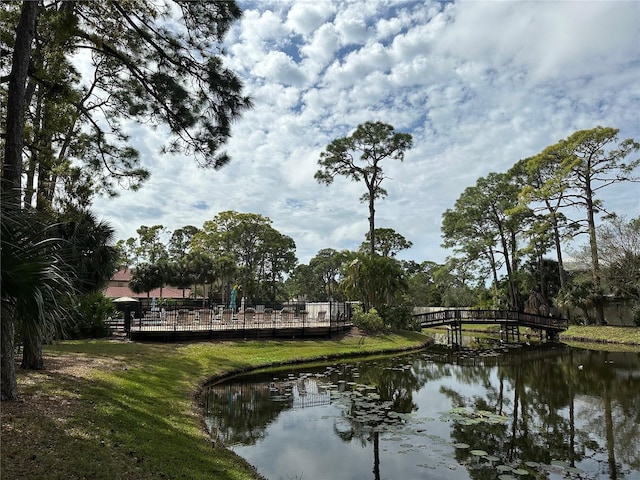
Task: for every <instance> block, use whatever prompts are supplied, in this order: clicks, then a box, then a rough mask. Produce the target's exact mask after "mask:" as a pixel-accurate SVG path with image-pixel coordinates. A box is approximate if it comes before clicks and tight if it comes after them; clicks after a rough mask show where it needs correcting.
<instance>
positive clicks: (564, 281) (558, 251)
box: [551, 211, 567, 289]
mask: <svg viewBox="0 0 640 480" xmlns="http://www.w3.org/2000/svg"><path fill="white" fill-rule="evenodd" d="M551 225H552V227H553V242H554V243H555V246H556V257H557V258H558V274H559V276H560V288H562V289H564V287H565V286H566V284H567V275H566V274H565V271H564V262H563V260H562V244H561V239H560V230H559V228H558V218H557V217H556V214H555V211H553V212H552V214H551Z"/></svg>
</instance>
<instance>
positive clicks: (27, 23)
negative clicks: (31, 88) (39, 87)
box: [2, 1, 38, 198]
mask: <svg viewBox="0 0 640 480" xmlns="http://www.w3.org/2000/svg"><path fill="white" fill-rule="evenodd" d="M37 17H38V2H29V1H25V2H23V3H22V10H21V12H20V21H19V22H18V27H17V29H16V41H15V45H14V47H13V57H12V63H11V73H10V74H9V87H8V89H7V125H6V139H5V145H4V147H5V149H4V161H3V162H2V191H3V192H4V193H8V192H12V193H13V194H14V195H16V196H19V195H20V187H21V179H22V146H23V141H24V138H23V134H24V110H25V106H26V84H27V76H28V73H29V60H30V53H31V43H32V41H33V37H34V35H35V29H36V19H37ZM5 198H6V197H5Z"/></svg>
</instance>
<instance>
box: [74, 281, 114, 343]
mask: <svg viewBox="0 0 640 480" xmlns="http://www.w3.org/2000/svg"><path fill="white" fill-rule="evenodd" d="M116 314H117V311H116V307H115V305H114V304H113V302H112V301H111V300H110V299H108V298H107V297H105V296H104V295H103V294H102V293H101V292H95V293H88V294H86V295H81V296H79V297H76V301H75V302H74V305H73V308H72V310H71V320H72V322H71V328H70V329H69V330H68V331H66V332H65V333H66V336H67V337H70V338H101V337H106V336H108V335H109V334H110V333H111V332H110V329H109V325H107V324H106V323H105V321H106V320H107V318H109V317H114V316H115V315H116Z"/></svg>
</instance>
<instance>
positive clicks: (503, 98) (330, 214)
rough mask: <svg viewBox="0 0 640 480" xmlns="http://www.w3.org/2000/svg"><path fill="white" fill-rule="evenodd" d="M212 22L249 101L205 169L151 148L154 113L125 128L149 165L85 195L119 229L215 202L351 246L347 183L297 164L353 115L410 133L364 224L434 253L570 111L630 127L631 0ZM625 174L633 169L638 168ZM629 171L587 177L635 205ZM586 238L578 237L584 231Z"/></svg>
mask: <svg viewBox="0 0 640 480" xmlns="http://www.w3.org/2000/svg"><path fill="white" fill-rule="evenodd" d="M239 4H240V6H241V7H242V8H243V10H244V17H243V19H242V20H241V21H239V22H237V23H236V24H235V25H234V27H233V28H232V29H231V31H230V32H229V34H228V35H227V37H226V45H225V49H226V51H227V57H226V63H227V65H228V66H229V67H230V68H231V69H233V70H234V71H235V72H236V73H237V74H238V75H239V76H240V77H241V78H242V79H243V81H244V83H245V86H246V91H247V93H249V94H250V95H252V96H253V98H254V103H255V108H254V109H253V110H251V111H249V112H247V113H245V114H244V115H243V118H242V119H241V120H240V121H238V122H237V123H236V124H235V125H234V127H233V130H232V132H233V138H232V139H231V140H230V142H229V144H228V152H229V153H230V154H231V155H232V157H233V161H232V162H231V163H230V164H229V165H228V166H227V167H225V168H223V169H222V170H219V171H213V170H202V169H199V168H198V167H197V165H196V162H195V161H194V160H193V159H190V158H185V157H182V156H179V155H177V156H176V155H161V154H160V145H162V143H163V141H164V137H163V136H164V135H165V132H163V130H162V129H158V130H156V131H151V130H148V129H146V128H145V127H144V126H135V127H133V128H132V129H131V132H130V133H131V136H132V141H133V143H134V145H135V146H136V147H137V148H138V149H139V150H140V152H141V156H142V161H143V163H144V164H145V165H146V166H147V167H148V168H149V169H150V170H151V174H152V176H151V179H150V180H149V181H148V182H147V183H146V184H145V186H144V187H143V188H142V189H141V190H140V191H138V192H135V193H134V192H126V191H125V192H122V194H121V195H120V196H119V197H118V198H116V199H98V200H97V201H96V203H95V210H96V213H97V214H98V215H100V216H101V217H102V218H104V219H105V220H107V221H108V222H110V223H111V224H112V225H113V226H114V227H115V229H116V232H117V236H118V238H123V239H124V238H128V237H130V236H135V230H136V228H138V227H139V226H140V225H148V226H151V225H156V224H162V225H164V226H165V227H167V228H168V229H169V230H174V229H176V228H180V227H182V226H185V225H194V226H196V227H201V226H202V224H203V223H204V222H205V221H206V220H210V219H212V218H213V217H215V216H216V215H217V214H218V213H219V212H221V211H225V210H236V211H240V212H251V213H259V214H262V215H264V216H266V217H269V218H270V219H271V220H272V221H273V226H274V227H275V228H276V229H278V230H279V231H280V232H282V233H284V234H286V235H289V236H290V237H292V238H293V239H294V240H295V242H296V245H297V255H298V258H299V260H300V262H302V263H308V261H309V259H310V258H312V257H313V256H314V255H315V254H316V253H317V252H318V250H320V249H322V248H328V247H331V248H335V249H338V250H339V249H356V248H357V247H358V246H359V245H360V243H361V242H362V241H363V239H364V236H365V233H366V232H367V229H368V222H367V215H368V212H367V205H366V204H363V203H360V202H359V198H360V196H361V195H362V194H363V193H364V185H362V184H357V183H350V182H348V181H347V180H343V179H338V180H336V181H335V182H334V183H333V184H332V185H331V186H328V187H327V186H324V185H321V184H318V183H317V182H316V181H315V180H314V178H313V175H314V173H315V172H316V170H317V168H318V165H317V160H318V157H319V155H320V153H321V152H322V151H323V150H324V148H325V147H326V145H327V144H328V143H329V142H331V141H332V140H333V139H335V138H339V137H344V136H346V135H349V134H350V133H351V132H352V131H353V130H354V129H355V127H356V126H357V125H358V124H360V123H363V122H366V121H382V122H385V123H389V124H391V125H393V126H394V127H395V128H396V130H398V131H403V132H409V133H411V134H412V135H413V140H414V146H413V148H412V149H411V150H410V151H408V152H407V154H406V156H405V161H404V162H402V163H401V162H391V161H390V162H389V163H387V164H386V165H384V169H385V174H386V175H387V177H388V178H387V179H385V181H384V183H383V184H382V186H383V187H384V188H385V189H386V190H387V191H388V193H389V195H388V197H387V198H385V199H383V200H380V201H379V202H378V203H377V208H376V226H377V227H384V228H393V229H394V230H395V231H396V232H398V233H400V234H402V235H404V236H405V238H407V239H408V240H410V241H411V242H413V248H411V249H410V250H407V251H405V252H403V253H402V254H401V256H400V257H401V258H404V259H413V260H415V261H418V262H422V261H424V260H432V261H436V262H442V261H444V259H445V258H446V256H447V255H449V254H451V252H450V251H446V250H444V249H442V248H441V247H440V243H441V241H442V239H441V234H440V223H441V218H442V213H443V212H444V211H445V210H446V209H447V208H451V207H452V206H453V204H454V202H455V200H456V199H457V198H458V197H459V195H460V194H461V193H462V192H463V190H464V189H465V188H467V187H468V186H471V185H473V184H475V182H476V180H477V179H478V178H479V177H481V176H485V175H487V174H488V173H490V172H504V171H506V170H507V169H508V168H510V167H511V166H512V165H513V164H514V163H515V162H517V161H518V160H520V159H522V158H526V157H529V156H532V155H534V154H536V153H538V152H540V151H541V150H542V149H543V148H544V147H546V146H548V145H551V144H553V143H556V142H557V141H558V140H560V139H562V138H566V137H567V136H568V135H570V134H572V133H573V132H575V131H577V130H581V129H589V128H593V127H595V126H597V125H602V126H611V127H615V128H619V129H620V138H621V139H624V138H628V137H633V138H635V139H636V140H638V141H640V2H635V1H631V2H617V1H594V2H589V1H581V2H577V1H567V2H556V1H535V2H515V1H487V2H485V1H473V2H470V1H467V2H457V1H456V2H446V3H442V2H430V1H419V2H414V1H397V0H396V1H381V0H363V1H359V0H355V1H340V2H338V1H330V0H312V1H308V2H307V1H300V0H296V1H285V0H277V1H256V2H243V1H241V2H239ZM638 175H640V172H638ZM639 192H640V189H639V187H638V184H627V185H617V186H613V187H610V188H608V189H605V190H603V191H602V195H601V198H602V199H603V201H604V202H605V206H607V207H608V208H609V209H610V210H613V211H616V212H617V213H619V214H624V215H627V217H631V216H638V215H639V214H640V193H639ZM585 241H586V240H585Z"/></svg>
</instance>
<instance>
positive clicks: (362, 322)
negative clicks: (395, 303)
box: [351, 305, 385, 333]
mask: <svg viewBox="0 0 640 480" xmlns="http://www.w3.org/2000/svg"><path fill="white" fill-rule="evenodd" d="M351 321H352V322H353V324H354V325H355V326H356V327H358V328H359V329H361V330H364V331H365V332H367V333H380V332H383V331H384V330H385V325H384V321H383V320H382V317H381V316H380V315H378V312H377V310H376V309H375V308H371V309H370V310H369V311H368V312H366V313H365V312H364V311H363V310H362V307H361V306H360V305H354V306H353V316H352V317H351Z"/></svg>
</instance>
